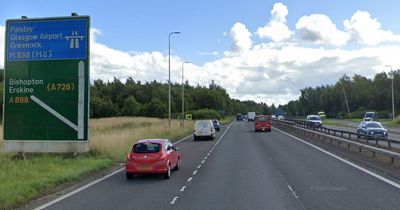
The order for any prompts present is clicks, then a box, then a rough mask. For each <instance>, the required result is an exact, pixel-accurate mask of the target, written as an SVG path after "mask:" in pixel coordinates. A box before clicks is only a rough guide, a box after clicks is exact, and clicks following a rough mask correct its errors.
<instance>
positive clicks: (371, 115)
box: [364, 113, 374, 118]
mask: <svg viewBox="0 0 400 210" xmlns="http://www.w3.org/2000/svg"><path fill="white" fill-rule="evenodd" d="M373 116H374V114H373V113H367V114H365V117H364V118H372V117H373Z"/></svg>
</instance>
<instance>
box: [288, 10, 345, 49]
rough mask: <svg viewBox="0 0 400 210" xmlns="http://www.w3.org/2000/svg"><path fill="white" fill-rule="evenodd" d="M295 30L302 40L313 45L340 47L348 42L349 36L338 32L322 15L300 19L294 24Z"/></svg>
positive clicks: (326, 17) (327, 18)
mask: <svg viewBox="0 0 400 210" xmlns="http://www.w3.org/2000/svg"><path fill="white" fill-rule="evenodd" d="M296 29H297V32H298V33H297V34H298V35H299V36H300V38H301V39H302V40H304V41H308V42H312V43H315V44H324V45H334V46H342V45H345V44H347V42H348V41H349V40H350V34H348V33H346V32H344V31H340V30H338V29H337V28H336V25H335V24H334V23H333V22H332V21H331V19H330V18H329V17H328V16H326V15H324V14H312V15H310V16H303V17H301V18H300V19H299V21H298V22H297V23H296Z"/></svg>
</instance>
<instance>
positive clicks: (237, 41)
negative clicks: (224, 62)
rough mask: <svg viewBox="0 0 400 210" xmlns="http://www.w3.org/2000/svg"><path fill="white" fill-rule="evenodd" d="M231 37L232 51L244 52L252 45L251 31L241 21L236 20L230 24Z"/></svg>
mask: <svg viewBox="0 0 400 210" xmlns="http://www.w3.org/2000/svg"><path fill="white" fill-rule="evenodd" d="M231 37H232V41H233V45H232V50H233V51H234V52H239V53H241V52H245V51H247V50H249V49H250V48H251V46H252V45H253V41H252V40H251V33H250V31H249V30H248V29H247V28H246V26H245V25H244V24H243V23H240V22H236V23H235V24H234V25H233V26H232V28H231Z"/></svg>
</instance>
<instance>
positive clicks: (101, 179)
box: [34, 135, 192, 210]
mask: <svg viewBox="0 0 400 210" xmlns="http://www.w3.org/2000/svg"><path fill="white" fill-rule="evenodd" d="M191 136H192V135H190V136H187V137H185V138H183V139H181V140H179V141H177V142H175V143H173V145H176V144H178V143H180V142H182V141H185V140H187V139H189V137H191ZM123 170H125V167H122V168H120V169H118V170H116V171H114V172H113V173H111V174H108V175H107V176H104V177H101V178H99V179H97V180H94V181H93V182H91V183H89V184H87V185H85V186H82V187H80V188H78V189H76V190H74V191H71V192H69V193H67V194H65V195H63V196H61V197H58V198H56V199H55V200H52V201H50V202H48V203H46V204H43V205H41V206H39V207H37V208H35V209H34V210H41V209H45V208H47V207H49V206H51V205H53V204H55V203H58V202H60V201H62V200H64V199H66V198H68V197H70V196H72V195H74V194H76V193H78V192H80V191H82V190H84V189H86V188H89V187H91V186H93V185H95V184H97V183H99V182H101V181H103V180H105V179H108V178H110V177H111V176H113V175H115V174H117V173H119V172H121V171H123Z"/></svg>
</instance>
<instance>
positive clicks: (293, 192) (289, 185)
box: [288, 185, 299, 199]
mask: <svg viewBox="0 0 400 210" xmlns="http://www.w3.org/2000/svg"><path fill="white" fill-rule="evenodd" d="M288 187H289V189H290V191H292V194H293V195H294V197H296V199H297V198H299V196H297V195H296V193H295V192H294V190H293V189H292V187H290V185H288Z"/></svg>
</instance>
